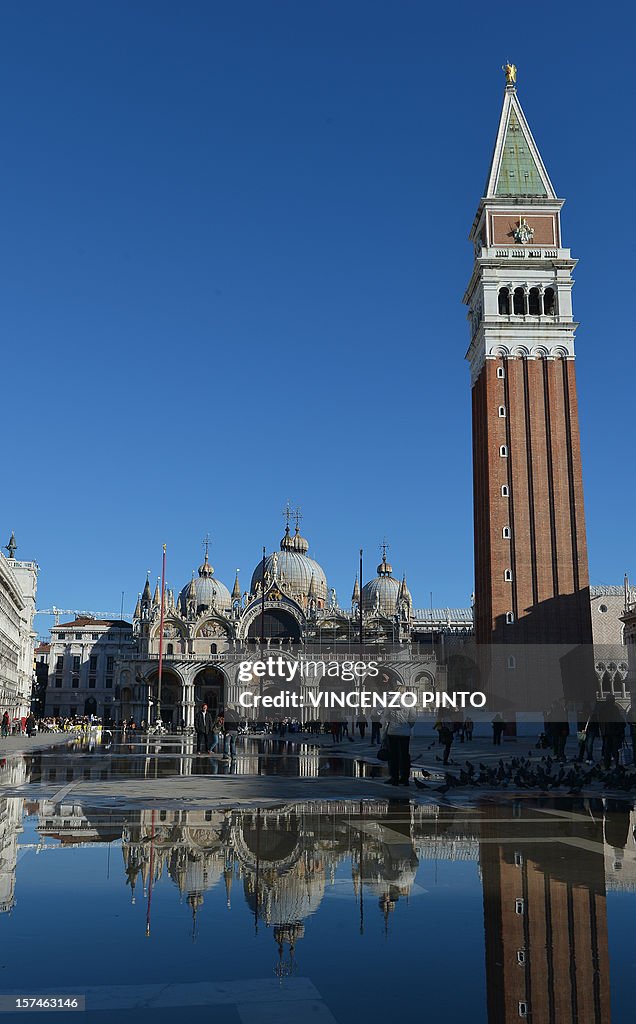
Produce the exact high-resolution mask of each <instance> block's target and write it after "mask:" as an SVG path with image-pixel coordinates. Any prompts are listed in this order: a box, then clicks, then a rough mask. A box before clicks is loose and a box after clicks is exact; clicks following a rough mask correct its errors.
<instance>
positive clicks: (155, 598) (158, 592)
mask: <svg viewBox="0 0 636 1024" xmlns="http://www.w3.org/2000/svg"><path fill="white" fill-rule="evenodd" d="M160 584H161V576H157V586H156V587H155V592H154V595H153V598H152V603H153V604H161V589H160Z"/></svg>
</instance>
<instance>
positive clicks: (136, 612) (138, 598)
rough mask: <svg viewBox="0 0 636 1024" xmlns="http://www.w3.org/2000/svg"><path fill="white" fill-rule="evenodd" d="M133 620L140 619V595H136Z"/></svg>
mask: <svg viewBox="0 0 636 1024" xmlns="http://www.w3.org/2000/svg"><path fill="white" fill-rule="evenodd" d="M134 618H135V619H140V618H141V594H138V595H137V604H136V605H135V614H134Z"/></svg>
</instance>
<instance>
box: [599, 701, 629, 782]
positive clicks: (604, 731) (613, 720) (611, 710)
mask: <svg viewBox="0 0 636 1024" xmlns="http://www.w3.org/2000/svg"><path fill="white" fill-rule="evenodd" d="M599 729H600V733H601V737H602V740H603V750H602V757H603V766H604V767H605V769H606V770H607V769H609V768H610V767H611V763H612V761H615V762H616V767H617V768H618V762H619V753H620V749H621V747H622V745H623V740H624V738H625V719H624V718H623V715H622V712H621V710H620V708H619V706H618V704H617V703H616V698H615V697H614V695H613V694H612V693H608V694H607V696H606V697H605V700H604V702H603V704H602V706H601V708H600V711H599Z"/></svg>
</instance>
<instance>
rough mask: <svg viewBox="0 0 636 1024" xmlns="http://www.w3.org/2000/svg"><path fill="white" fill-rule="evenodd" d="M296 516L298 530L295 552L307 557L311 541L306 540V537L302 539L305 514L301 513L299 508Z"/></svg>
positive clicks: (294, 541)
mask: <svg viewBox="0 0 636 1024" xmlns="http://www.w3.org/2000/svg"><path fill="white" fill-rule="evenodd" d="M294 515H295V518H296V529H295V530H294V539H293V545H294V551H300V553H301V555H306V554H307V552H308V551H309V541H308V540H306V539H305V538H304V537H301V534H300V522H301V519H302V517H303V514H302V512H301V511H300V509H299V508H297V509H296V511H295V513H294Z"/></svg>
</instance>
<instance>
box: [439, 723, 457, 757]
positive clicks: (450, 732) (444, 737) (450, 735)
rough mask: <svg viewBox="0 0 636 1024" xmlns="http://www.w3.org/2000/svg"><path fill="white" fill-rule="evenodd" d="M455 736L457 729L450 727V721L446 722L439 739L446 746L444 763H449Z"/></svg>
mask: <svg viewBox="0 0 636 1024" xmlns="http://www.w3.org/2000/svg"><path fill="white" fill-rule="evenodd" d="M454 738H455V730H454V729H452V728H451V727H450V725H449V724H448V722H444V724H443V725H442V728H441V729H440V731H439V741H440V743H441V744H442V746H443V747H444V764H448V759H449V757H450V751H451V746H452V743H453V740H454Z"/></svg>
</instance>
